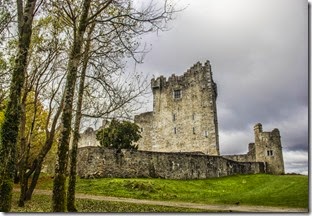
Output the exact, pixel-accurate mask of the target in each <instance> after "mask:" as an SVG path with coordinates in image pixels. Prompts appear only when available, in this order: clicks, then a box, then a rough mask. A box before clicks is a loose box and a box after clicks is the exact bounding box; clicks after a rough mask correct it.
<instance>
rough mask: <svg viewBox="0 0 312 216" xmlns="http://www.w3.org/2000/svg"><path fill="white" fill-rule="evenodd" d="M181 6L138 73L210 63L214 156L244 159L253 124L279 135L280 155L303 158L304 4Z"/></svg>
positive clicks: (216, 1)
mask: <svg viewBox="0 0 312 216" xmlns="http://www.w3.org/2000/svg"><path fill="white" fill-rule="evenodd" d="M182 3H183V4H187V3H189V4H190V5H189V7H188V8H187V9H186V10H185V11H183V12H182V13H181V14H179V15H178V16H177V19H176V20H175V21H174V22H172V23H171V24H170V27H172V29H171V30H170V31H168V32H163V33H160V34H159V36H158V37H153V36H151V35H149V36H147V37H145V38H144V39H145V40H146V42H148V43H152V50H151V52H150V53H149V54H148V55H147V56H146V58H145V61H144V64H143V65H140V66H139V67H138V68H139V70H141V71H143V72H145V73H148V74H150V75H151V76H152V75H154V76H159V75H164V76H170V75H171V74H173V73H175V74H182V73H183V72H185V71H186V70H187V69H188V68H189V67H191V66H192V65H193V64H194V63H196V62H197V61H201V62H204V61H206V60H210V62H211V65H212V70H213V76H214V80H215V81H216V82H217V85H218V93H219V94H218V95H219V96H218V99H217V107H218V121H219V130H220V148H221V151H223V152H225V153H235V151H238V152H246V148H247V145H248V142H251V141H253V133H252V127H253V125H254V124H255V123H257V122H261V123H262V124H263V127H264V129H265V130H272V129H273V128H279V129H280V131H281V135H282V142H283V146H284V151H294V150H301V151H308V131H307V128H308V120H307V119H308V108H307V107H308V51H307V45H308V19H307V15H308V14H307V8H308V7H307V6H308V5H307V2H306V1H305V0H297V1H293V0H275V1H271V0H196V1H191V0H182ZM221 141H224V142H225V143H221ZM287 160H291V157H288V158H286V162H287V163H288V162H289V161H287Z"/></svg>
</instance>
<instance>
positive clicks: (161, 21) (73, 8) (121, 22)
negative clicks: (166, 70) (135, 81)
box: [52, 0, 173, 211]
mask: <svg viewBox="0 0 312 216" xmlns="http://www.w3.org/2000/svg"><path fill="white" fill-rule="evenodd" d="M61 3H63V4H58V5H59V8H60V9H61V10H60V11H63V12H61V13H62V14H63V15H65V17H63V18H64V20H66V22H67V23H71V25H72V29H73V30H72V32H73V36H72V42H71V44H72V48H71V52H70V54H69V61H68V65H67V78H66V86H65V101H64V108H63V112H62V133H61V138H60V140H59V142H58V155H57V156H58V159H57V164H56V169H55V176H54V183H53V208H52V209H53V211H65V210H66V202H65V200H66V199H65V198H66V193H65V180H66V171H67V170H66V165H67V162H68V151H69V138H70V134H71V118H72V112H73V96H74V93H75V85H76V80H77V72H78V68H79V64H80V63H81V58H82V52H81V51H82V44H83V42H84V41H85V38H84V35H85V32H86V30H87V28H88V27H89V26H91V25H92V24H94V23H95V24H96V31H95V32H98V33H100V35H101V37H97V39H98V42H99V46H98V47H99V48H98V50H99V51H101V54H104V55H103V56H102V58H105V57H106V56H107V55H105V53H110V54H111V53H113V52H116V53H117V59H120V58H123V57H125V56H126V55H128V56H129V57H132V58H133V59H135V61H136V62H141V61H142V59H141V58H139V59H138V58H137V55H136V54H137V53H138V48H139V47H140V46H139V44H138V43H135V41H133V38H135V37H137V36H139V35H142V34H145V33H147V32H151V31H157V30H162V28H163V27H164V25H165V23H166V21H168V20H170V19H171V15H172V13H173V6H172V5H167V1H164V6H162V7H159V8H158V7H157V5H154V4H153V3H152V1H150V3H149V4H147V6H146V7H142V8H141V9H140V10H136V8H135V7H134V6H133V5H134V3H133V2H132V1H129V0H123V1H114V0H102V1H97V2H92V3H91V1H90V0H82V1H81V2H79V3H78V4H77V2H72V1H70V0H65V1H61ZM79 5H81V7H80V6H79ZM168 9H169V10H168ZM77 20H79V21H78V22H77ZM103 38H105V39H104V40H103ZM107 38H111V39H112V40H106V39H107ZM107 44H110V47H109V48H108V49H106V50H105V49H104V50H103V47H104V48H107ZM142 53H144V50H143V51H140V54H142ZM113 60H116V59H113ZM100 76H103V74H102V75H100ZM89 77H91V76H90V74H89ZM101 82H102V84H103V86H104V88H105V87H107V82H106V79H105V78H103V79H102V81H101ZM116 95H117V94H116ZM111 99H112V101H113V102H115V101H116V100H118V98H113V97H112V98H111ZM125 103H126V102H125ZM125 103H123V104H125ZM115 109H118V106H116V107H115Z"/></svg>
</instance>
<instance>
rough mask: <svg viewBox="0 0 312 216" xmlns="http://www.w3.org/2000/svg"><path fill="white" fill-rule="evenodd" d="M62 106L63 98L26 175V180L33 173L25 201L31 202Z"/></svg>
mask: <svg viewBox="0 0 312 216" xmlns="http://www.w3.org/2000/svg"><path fill="white" fill-rule="evenodd" d="M63 104H64V96H63V97H62V101H61V104H60V106H59V108H58V109H57V112H56V114H55V116H54V118H53V122H52V126H51V130H50V132H47V133H46V141H45V144H44V146H43V147H42V148H41V150H40V153H39V155H38V156H37V157H36V159H35V160H34V162H33V165H32V169H31V170H30V171H29V172H28V173H27V177H28V178H29V177H30V175H31V174H32V173H33V172H34V175H33V177H32V179H31V183H30V186H29V188H28V190H27V191H26V194H25V201H27V200H31V197H32V194H33V192H34V189H35V187H36V185H37V181H38V179H39V176H40V172H41V168H42V164H43V161H44V158H45V157H46V155H47V154H48V152H49V151H50V149H51V147H52V144H53V140H54V136H55V132H56V125H57V120H58V118H59V116H60V115H61V113H62V109H63ZM47 124H48V123H47Z"/></svg>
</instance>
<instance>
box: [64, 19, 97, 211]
mask: <svg viewBox="0 0 312 216" xmlns="http://www.w3.org/2000/svg"><path fill="white" fill-rule="evenodd" d="M94 27H95V22H94V23H92V26H91V27H90V30H89V32H88V37H87V42H86V45H85V49H84V55H83V60H82V64H83V65H82V70H81V75H80V83H79V90H78V101H77V110H76V119H75V125H74V137H73V143H72V149H71V155H70V171H69V182H68V189H67V210H68V211H69V212H76V211H77V209H76V207H75V188H76V175H77V170H76V164H77V151H78V141H79V137H80V136H79V130H80V122H81V117H82V114H81V109H82V102H83V92H84V83H85V78H86V71H87V66H88V62H89V51H90V44H91V35H92V32H93V30H94Z"/></svg>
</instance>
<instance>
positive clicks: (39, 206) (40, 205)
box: [11, 193, 213, 213]
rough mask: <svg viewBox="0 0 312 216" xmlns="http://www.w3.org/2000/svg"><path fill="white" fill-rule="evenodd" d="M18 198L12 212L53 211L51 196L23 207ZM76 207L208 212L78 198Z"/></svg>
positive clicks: (38, 197) (36, 198) (16, 195)
mask: <svg viewBox="0 0 312 216" xmlns="http://www.w3.org/2000/svg"><path fill="white" fill-rule="evenodd" d="M18 198H19V193H14V194H13V203H12V209H11V212H51V197H50V196H47V195H36V194H35V195H34V196H33V198H32V200H31V201H29V202H26V204H25V207H23V208H20V207H18V206H17V200H18ZM76 207H77V209H78V212H151V213H152V212H190V213H194V212H197V213H198V212H208V211H207V210H201V209H192V208H178V207H166V206H156V205H139V204H132V203H121V202H108V201H98V200H88V199H77V200H76ZM209 212H213V211H209Z"/></svg>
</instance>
